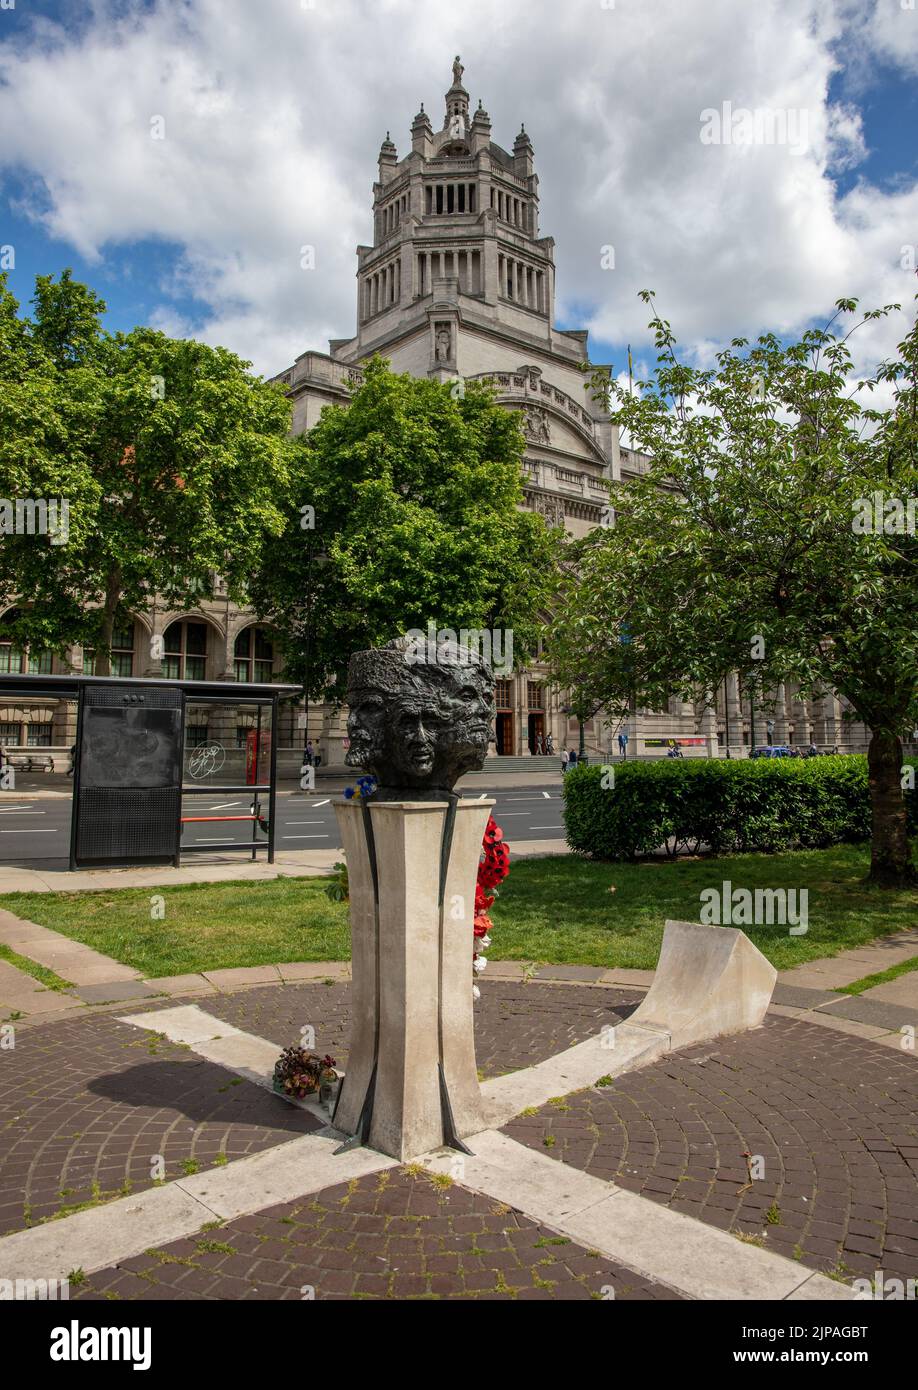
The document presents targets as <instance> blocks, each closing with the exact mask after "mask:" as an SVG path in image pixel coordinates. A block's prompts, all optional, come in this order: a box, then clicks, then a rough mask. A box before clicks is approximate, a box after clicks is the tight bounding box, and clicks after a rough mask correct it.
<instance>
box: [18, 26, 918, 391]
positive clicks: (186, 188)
mask: <svg viewBox="0 0 918 1390" xmlns="http://www.w3.org/2000/svg"><path fill="white" fill-rule="evenodd" d="M10 2H11V0H4V3H5V4H6V5H9V4H10ZM914 6H915V0H463V3H462V4H457V3H455V0H424V3H422V4H419V3H417V0H185V2H184V3H183V0H148V2H147V3H144V2H143V0H14V4H13V8H3V9H0V130H2V131H3V133H4V134H3V139H2V142H0V247H5V248H9V247H12V248H13V257H14V258H15V269H13V270H12V271H11V274H10V284H11V286H12V288H13V290H14V292H15V293H16V295H17V297H18V298H19V299H20V300H21V301H22V302H23V303H25V302H27V301H28V299H29V298H30V296H31V293H32V287H33V282H34V276H35V275H36V274H46V273H49V272H52V273H57V272H59V271H60V270H61V269H62V268H63V267H64V266H67V265H72V266H73V267H74V271H75V273H76V274H77V276H78V277H79V278H82V279H84V280H87V281H88V282H89V283H91V284H92V285H93V286H94V287H95V288H96V289H97V291H98V292H99V293H101V294H102V295H103V297H104V298H105V300H106V301H107V303H108V305H109V313H108V317H107V323H108V326H109V327H110V328H112V329H115V328H130V327H132V326H133V325H134V324H137V323H150V324H153V325H155V326H157V327H161V328H163V329H165V330H166V331H168V332H170V333H174V334H177V335H178V334H180V335H190V336H195V337H199V338H202V339H204V340H205V341H207V342H211V343H222V344H225V345H226V346H227V347H230V348H232V349H233V350H234V351H236V352H238V353H239V354H240V355H242V356H243V357H245V358H247V359H249V360H251V361H253V362H254V364H255V366H256V368H257V369H258V370H259V371H261V372H264V373H266V374H271V373H274V372H276V371H280V370H281V369H282V368H284V367H286V366H287V365H289V363H290V362H291V361H292V360H293V358H294V357H295V356H296V355H297V354H298V353H300V352H303V351H305V350H306V349H307V348H319V349H321V350H327V339H328V338H329V337H346V336H349V335H350V334H352V333H353V331H354V319H355V281H354V273H355V268H356V257H355V254H354V253H355V247H356V245H357V244H358V243H360V242H368V241H370V240H371V212H370V209H371V195H372V182H373V178H374V177H375V171H376V159H377V156H378V151H379V145H380V142H381V140H382V139H383V138H384V136H385V133H386V131H387V130H390V131H391V133H392V139H393V140H394V141H395V143H396V145H397V147H398V151H399V155H400V156H401V155H403V154H404V153H405V152H406V150H407V149H408V147H409V144H410V135H409V127H410V124H411V120H412V118H413V116H414V114H415V112H416V111H417V110H418V108H419V105H420V103H421V102H422V101H423V102H424V103H425V106H426V109H427V111H428V112H429V113H430V114H431V116H432V118H433V120H434V124H435V126H437V127H438V126H439V125H440V124H441V121H442V113H443V94H444V92H445V91H446V89H447V87H448V86H449V84H450V81H451V63H452V59H453V55H454V54H455V53H461V55H462V61H463V63H464V65H465V76H464V82H465V85H466V87H467V88H468V89H469V92H470V94H471V98H472V104H473V106H474V105H477V102H478V99H479V97H480V98H481V99H482V101H483V103H484V105H485V107H486V108H487V109H488V111H489V112H490V115H491V119H492V122H493V131H492V133H493V137H494V139H495V140H497V141H498V142H499V143H500V144H502V145H504V146H505V147H509V146H512V143H513V138H514V136H515V134H516V132H517V131H518V130H519V128H520V122H521V121H524V122H525V125H526V129H527V131H528V132H529V134H530V136H531V139H532V141H533V145H534V148H535V157H536V168H537V171H538V173H539V176H540V180H541V183H540V193H541V229H542V232H543V234H545V235H552V236H554V238H555V241H556V248H555V253H556V260H557V266H558V277H557V288H558V303H557V322H558V325H559V327H562V328H581V327H588V328H589V329H590V331H591V344H592V355H593V358H594V360H596V361H607V362H612V363H613V364H614V365H615V367H616V369H618V370H621V369H622V368H623V366H624V361H625V345H626V344H627V343H628V342H631V343H632V345H633V348H634V354H635V358H636V359H637V361H638V362H639V363H640V361H641V359H642V358H643V359H645V360H648V359H650V358H651V357H652V356H653V349H652V346H651V345H650V340H649V335H648V333H647V330H646V327H645V324H646V318H647V311H646V309H645V308H644V307H643V306H642V305H641V304H640V303H639V302H638V300H637V292H638V290H640V289H642V288H651V289H653V290H655V291H656V293H657V297H658V306H659V308H660V310H661V312H662V313H664V315H665V316H666V317H667V318H669V319H670V320H671V322H672V323H673V326H674V328H675V330H676V332H677V336H678V337H679V339H680V341H681V342H683V343H684V344H685V345H686V348H687V350H688V351H690V352H691V353H692V354H693V355H694V356H695V358H696V359H697V360H702V361H704V360H705V359H707V358H708V357H709V356H710V354H711V352H712V351H714V350H715V349H716V348H717V347H718V346H719V345H720V344H722V343H723V342H725V341H727V340H729V339H730V338H731V337H733V336H736V335H741V334H742V335H754V334H757V333H759V332H761V331H763V330H773V331H775V332H778V333H780V334H784V335H789V334H793V333H795V332H797V331H798V330H800V329H801V328H803V327H805V326H807V325H808V324H809V323H811V322H813V321H818V320H820V319H821V318H822V317H824V316H826V315H827V314H828V313H829V312H831V306H832V304H833V302H834V300H835V299H836V298H838V297H839V296H842V295H845V296H848V295H851V296H856V297H858V298H860V299H861V300H862V301H863V302H864V304H865V305H875V304H880V303H885V302H889V301H901V302H902V303H903V304H904V305H906V306H910V305H911V303H912V296H913V295H914V293H915V291H916V289H918V282H916V279H915V274H914V270H913V269H911V268H910V267H913V266H914V264H915V244H916V242H918V139H916V131H918V8H916V7H914ZM725 103H729V106H728V107H727V108H726V109H725ZM744 112H745V113H747V114H746V115H744V114H743V113H744ZM705 113H707V114H705ZM711 113H716V119H715V116H714V115H712V114H711ZM157 135H163V136H164V138H154V137H155V136H157ZM307 245H308V246H313V247H315V259H316V267H315V269H314V270H304V269H303V268H302V266H301V248H302V247H304V246H307ZM608 248H612V254H611V255H610V254H609V250H608ZM0 254H2V253H0ZM5 254H6V259H7V262H9V261H10V260H11V259H12V257H11V256H10V253H9V251H8V250H7V251H6V253H5ZM613 259H614V268H611V266H610V262H611V261H612V260H613ZM904 325H905V319H904V317H900V319H899V320H898V322H896V323H893V324H889V325H886V326H878V327H876V328H871V329H870V330H869V334H864V335H863V337H862V338H861V348H860V351H861V353H862V354H863V361H864V364H865V365H867V364H868V363H869V362H870V361H871V360H872V359H875V358H876V357H879V356H882V355H883V354H885V353H886V352H888V351H889V350H890V349H891V347H892V345H893V344H894V343H895V342H896V341H897V340H898V338H899V337H901V336H902V331H903V329H904Z"/></svg>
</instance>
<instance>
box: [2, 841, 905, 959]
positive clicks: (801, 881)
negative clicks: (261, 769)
mask: <svg viewBox="0 0 918 1390" xmlns="http://www.w3.org/2000/svg"><path fill="white" fill-rule="evenodd" d="M867 864H868V854H867V850H866V849H864V848H861V847H851V846H840V847H836V848H833V849H828V850H805V851H800V852H798V853H793V854H776V855H763V854H746V855H737V856H735V857H734V858H729V859H728V858H724V859H682V860H676V861H674V862H670V861H660V860H654V861H648V862H644V863H640V864H597V863H589V862H585V861H583V860H580V859H577V858H575V857H574V856H565V855H562V856H557V857H554V858H551V859H529V860H520V861H519V862H518V863H516V864H513V865H512V867H511V871H510V876H509V878H508V879H507V881H506V883H505V884H504V887H503V891H502V892H501V896H500V898H499V900H498V901H497V902H496V903H495V905H494V908H493V910H492V917H493V921H494V934H493V943H494V944H493V946H492V948H491V950H490V952H489V955H490V957H491V959H493V960H528V961H541V962H545V963H551V964H559V963H565V964H580V965H602V966H613V965H616V966H630V967H636V968H639V969H646V968H649V967H653V966H654V965H656V961H657V956H658V954H659V949H660V940H661V937H662V934H663V923H664V921H665V919H666V918H667V917H679V918H684V919H686V920H688V921H698V920H699V911H700V893H701V891H702V890H703V889H707V888H712V887H714V888H718V889H719V887H720V884H721V883H722V882H723V881H724V880H725V879H729V880H730V881H731V883H732V884H733V886H734V887H735V888H750V889H755V888H781V887H783V888H795V889H797V890H798V892H799V890H801V889H804V888H805V889H806V890H807V891H808V893H809V931H808V933H807V934H806V935H805V936H797V937H792V936H789V935H788V932H787V928H786V927H779V926H773V927H758V928H757V927H747V928H745V930H746V932H747V934H748V935H749V936H750V937H751V938H752V940H753V941H754V942H755V943H756V945H757V946H758V947H759V949H760V950H762V951H763V952H764V953H765V955H767V956H768V958H769V960H771V961H773V962H774V964H775V965H776V966H778V967H779V969H784V968H786V967H788V966H791V965H797V964H799V963H800V962H802V961H805V960H812V959H814V958H816V957H818V956H827V955H834V954H835V953H836V952H837V951H840V950H844V949H845V948H847V947H850V946H856V945H861V944H862V943H864V942H867V941H870V940H872V939H873V938H874V937H876V936H885V935H887V934H889V933H891V932H894V931H898V930H902V929H903V928H905V927H914V926H915V925H916V923H918V890H908V891H902V892H897V893H891V892H888V891H881V890H879V889H872V888H867V887H865V886H864V884H863V882H862V880H863V877H864V874H865V872H866V870H867ZM328 882H329V880H328V879H318V880H317V879H294V878H278V879H273V880H270V881H267V882H258V883H244V882H242V883H207V884H195V885H191V886H188V887H182V888H162V889H156V890H151V889H122V890H118V891H113V892H93V893H8V894H5V895H3V896H2V897H0V904H2V906H3V907H6V908H8V909H9V910H10V911H11V912H15V913H17V914H18V915H19V916H20V917H25V918H27V919H29V920H30V921H33V922H39V923H41V924H42V926H46V927H53V928H54V929H55V930H57V931H60V932H63V933H64V934H65V935H66V936H70V937H73V938H74V939H75V940H77V941H83V942H85V943H86V945H88V946H94V947H95V948H96V950H99V951H102V952H104V953H105V954H106V955H109V956H113V957H114V958H115V959H116V960H119V961H122V962H124V963H125V964H126V965H131V966H134V967H135V968H136V969H138V970H141V971H142V972H143V973H144V974H145V975H147V976H157V975H176V974H182V973H184V972H186V971H199V970H214V969H218V968H220V967H226V966H236V965H264V964H270V963H272V962H274V963H278V964H280V963H283V962H287V961H298V960H346V959H348V958H349V956H350V940H349V932H348V920H347V906H346V904H343V903H335V902H332V901H331V900H330V899H329V898H328V897H327V896H326V893H325V888H326V885H327V883H328ZM613 886H614V888H615V892H614V893H613V892H610V889H611V888H612V887H613ZM154 892H158V893H161V894H162V896H163V898H164V899H165V917H164V918H163V919H162V920H160V919H158V918H153V917H151V915H150V912H151V897H152V895H153V893H154Z"/></svg>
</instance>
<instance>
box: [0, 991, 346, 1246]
mask: <svg viewBox="0 0 918 1390" xmlns="http://www.w3.org/2000/svg"><path fill="white" fill-rule="evenodd" d="M155 1019H156V1011H155V1010H153V1011H151V1012H150V1027H151V1029H155V1026H156V1024H155ZM318 1125H319V1121H318V1120H316V1119H314V1118H313V1117H312V1116H311V1115H310V1114H308V1112H305V1111H302V1110H299V1109H296V1108H294V1107H292V1106H288V1105H286V1104H285V1103H284V1102H283V1101H281V1100H279V1099H278V1098H277V1097H276V1096H272V1095H271V1094H270V1092H268V1091H265V1090H264V1089H263V1088H262V1087H260V1086H256V1085H254V1084H252V1083H251V1082H248V1081H243V1080H242V1079H241V1078H238V1077H233V1076H232V1074H231V1073H229V1072H227V1071H226V1070H225V1069H224V1068H223V1067H219V1066H216V1065H215V1064H213V1063H211V1062H206V1061H203V1060H202V1059H201V1058H199V1057H196V1056H195V1055H194V1054H193V1053H191V1052H190V1051H189V1050H188V1049H186V1048H183V1047H179V1046H178V1045H176V1044H173V1043H170V1042H167V1041H164V1040H163V1039H162V1038H156V1037H154V1036H152V1034H147V1033H145V1032H141V1031H140V1030H138V1029H137V1028H134V1027H131V1026H130V1025H129V1024H125V1023H120V1022H119V1021H118V1020H117V1019H116V1018H114V1017H112V1016H111V1015H106V1014H95V1015H90V1016H85V1015H84V1016H83V1017H77V1018H68V1019H63V1020H60V1021H54V1022H49V1023H47V1024H45V1023H42V1024H40V1025H32V1026H30V1027H28V1028H23V1029H20V1030H17V1034H16V1046H15V1048H13V1049H11V1050H9V1051H5V1052H4V1053H3V1064H2V1066H0V1132H2V1134H3V1142H2V1144H0V1235H6V1234H8V1233H9V1232H11V1231H15V1230H20V1229H22V1228H23V1227H24V1226H25V1225H27V1224H28V1222H29V1221H31V1222H32V1223H33V1224H35V1223H37V1222H38V1221H40V1220H42V1219H43V1218H47V1217H50V1216H54V1215H57V1214H58V1213H59V1212H61V1211H62V1210H64V1209H66V1208H69V1207H75V1206H78V1205H80V1204H84V1203H93V1202H97V1201H98V1200H100V1199H102V1200H110V1199H112V1198H114V1197H117V1196H121V1195H123V1194H124V1193H125V1192H128V1191H130V1192H141V1191H145V1190H146V1189H147V1188H149V1187H151V1186H152V1185H153V1182H154V1178H155V1177H156V1176H158V1175H159V1172H160V1170H159V1168H158V1167H154V1164H155V1163H156V1162H157V1158H158V1157H161V1159H162V1163H163V1167H164V1176H165V1177H166V1178H167V1179H170V1178H176V1177H180V1176H182V1175H183V1174H184V1173H185V1172H187V1171H189V1168H190V1169H191V1171H194V1170H195V1167H197V1168H198V1169H203V1168H207V1167H211V1166H213V1165H214V1162H215V1160H217V1159H218V1158H219V1159H220V1162H221V1163H222V1162H223V1161H224V1156H225V1159H226V1160H231V1159H234V1158H243V1157H245V1156H246V1155H248V1154H254V1153H258V1152H260V1151H261V1150H263V1149H266V1148H271V1147H272V1146H274V1145H276V1144H281V1143H284V1142H285V1141H286V1140H287V1139H291V1138H294V1137H295V1136H296V1135H298V1134H304V1133H307V1132H309V1131H311V1130H314V1129H315V1128H317V1127H318Z"/></svg>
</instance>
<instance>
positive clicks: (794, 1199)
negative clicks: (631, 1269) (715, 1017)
mask: <svg viewBox="0 0 918 1390" xmlns="http://www.w3.org/2000/svg"><path fill="white" fill-rule="evenodd" d="M566 1104H567V1105H568V1106H569V1109H568V1110H566V1111H565V1112H564V1113H563V1114H561V1115H559V1113H558V1108H557V1107H556V1106H552V1105H550V1104H549V1105H545V1106H543V1107H541V1109H540V1110H539V1111H538V1112H537V1114H535V1115H532V1116H528V1117H518V1118H517V1119H515V1120H513V1121H511V1122H510V1124H508V1125H506V1126H505V1127H504V1131H503V1132H504V1133H505V1134H508V1135H510V1136H511V1137H512V1138H514V1139H516V1140H518V1141H519V1142H520V1143H523V1144H526V1145H527V1146H528V1147H530V1148H533V1149H536V1150H538V1151H540V1152H542V1153H544V1154H546V1155H547V1156H548V1157H550V1158H551V1159H556V1160H560V1161H561V1162H562V1163H565V1164H569V1165H571V1166H572V1167H576V1168H579V1169H580V1170H582V1171H584V1172H587V1173H589V1174H590V1175H591V1176H594V1177H599V1178H603V1179H605V1180H607V1181H612V1182H614V1183H615V1184H617V1185H618V1186H619V1187H623V1188H625V1189H627V1190H628V1191H632V1192H638V1193H641V1194H642V1195H643V1196H645V1197H647V1198H649V1199H651V1200H653V1201H655V1202H657V1203H662V1204H665V1205H668V1206H671V1207H672V1208H673V1209H674V1210H675V1211H679V1212H682V1213H684V1214H685V1215H689V1216H693V1217H695V1218H697V1219H699V1220H701V1221H704V1222H707V1223H708V1224H710V1225H713V1226H717V1227H719V1228H720V1229H724V1230H732V1231H734V1232H740V1231H745V1232H747V1233H753V1234H755V1233H758V1234H760V1235H761V1237H762V1238H763V1239H764V1241H765V1244H766V1247H769V1246H770V1247H771V1248H773V1249H775V1250H777V1251H780V1252H781V1253H783V1254H785V1255H789V1256H791V1255H792V1256H795V1257H796V1256H798V1255H799V1257H800V1258H801V1262H802V1263H803V1264H805V1265H810V1266H811V1267H813V1268H823V1269H826V1268H828V1269H834V1268H835V1266H836V1265H837V1264H838V1263H839V1261H843V1262H844V1263H845V1264H846V1265H847V1266H848V1267H849V1268H851V1269H854V1270H855V1272H856V1273H860V1272H861V1267H856V1266H855V1264H854V1261H855V1259H858V1260H869V1259H872V1260H873V1261H874V1266H875V1267H880V1266H882V1267H883V1268H886V1267H887V1261H888V1259H890V1258H893V1257H897V1256H901V1255H902V1253H903V1251H904V1250H908V1249H910V1248H911V1247H909V1246H904V1245H902V1242H908V1241H911V1240H914V1241H915V1242H916V1246H915V1250H916V1257H918V1176H916V1172H915V1169H914V1168H913V1166H912V1164H913V1162H914V1160H913V1159H912V1158H911V1154H912V1151H913V1149H914V1147H915V1141H916V1137H918V1066H916V1063H915V1058H914V1057H913V1056H912V1055H911V1054H908V1055H906V1054H904V1053H902V1052H894V1051H892V1050H891V1049H888V1048H883V1047H880V1046H878V1045H877V1044H876V1043H873V1042H870V1041H862V1040H861V1039H855V1038H851V1037H849V1036H848V1035H846V1034H841V1033H837V1032H836V1031H835V1030H834V1029H829V1028H825V1027H822V1026H821V1025H817V1024H815V1023H810V1022H803V1021H797V1020H791V1019H788V1018H782V1017H778V1016H776V1015H773V1014H771V1015H769V1016H768V1018H767V1020H766V1023H765V1025H764V1027H762V1028H760V1029H757V1030H755V1031H754V1032H750V1033H747V1034H743V1035H741V1036H739V1037H734V1038H725V1039H719V1040H718V1041H716V1042H714V1043H706V1044H701V1045H698V1046H696V1047H691V1048H686V1049H683V1050H682V1051H680V1052H676V1053H673V1054H671V1055H669V1056H668V1057H664V1058H662V1059H661V1060H660V1061H658V1062H656V1063H654V1064H653V1065H651V1066H649V1067H645V1068H643V1069H642V1070H640V1071H635V1072H631V1073H627V1074H625V1075H623V1076H621V1077H619V1078H617V1079H616V1081H615V1083H614V1084H613V1085H612V1086H607V1087H594V1088H591V1089H590V1090H587V1091H584V1092H582V1093H580V1094H578V1095H575V1096H569V1097H567V1101H566ZM549 1137H550V1138H553V1140H554V1142H553V1143H552V1144H551V1145H550V1146H548V1147H546V1146H545V1144H544V1140H545V1139H546V1138H549ZM745 1153H749V1154H751V1155H757V1156H760V1157H761V1158H762V1159H763V1160H764V1174H765V1175H764V1179H760V1180H757V1181H755V1182H754V1183H753V1184H752V1186H751V1187H747V1183H748V1178H747V1175H746V1171H745V1159H744V1157H743V1155H744V1154H745ZM744 1188H745V1189H746V1190H745V1191H744V1190H743V1189H744ZM798 1247H799V1250H798ZM916 1264H918V1258H916Z"/></svg>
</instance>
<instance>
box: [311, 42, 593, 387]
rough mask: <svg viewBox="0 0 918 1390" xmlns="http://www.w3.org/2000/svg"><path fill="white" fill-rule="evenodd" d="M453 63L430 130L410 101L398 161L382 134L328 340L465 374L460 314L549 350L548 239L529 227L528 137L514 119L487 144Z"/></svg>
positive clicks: (534, 203) (485, 120) (439, 371)
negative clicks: (514, 132) (349, 335)
mask: <svg viewBox="0 0 918 1390" xmlns="http://www.w3.org/2000/svg"><path fill="white" fill-rule="evenodd" d="M462 74H463V67H462V64H461V63H460V61H459V58H458V57H457V58H456V60H455V62H454V63H453V82H452V86H451V87H450V89H449V91H448V92H447V93H446V96H445V110H444V116H443V125H442V127H441V129H440V130H439V131H437V132H434V129H433V126H432V124H431V121H430V117H429V116H428V115H427V112H426V111H425V110H424V107H423V105H422V107H421V109H420V111H419V112H418V114H417V115H416V116H415V118H414V121H413V122H412V126H411V150H410V152H409V153H407V154H406V155H405V156H404V158H402V159H401V160H400V159H399V158H398V152H397V150H396V148H395V145H394V144H393V143H392V140H391V139H390V138H389V133H388V132H387V133H386V139H385V140H384V141H383V144H382V146H381V148H380V152H379V176H378V179H377V181H376V183H375V184H374V185H373V245H372V246H360V247H358V248H357V257H358V269H357V285H358V331H357V337H356V338H354V339H350V340H348V341H347V342H336V343H334V344H333V345H332V346H333V352H334V353H335V355H336V356H339V357H346V358H348V359H359V358H360V357H364V356H366V355H367V353H368V352H372V351H377V350H378V351H385V353H386V354H387V355H388V356H391V357H392V361H393V367H396V368H402V369H406V370H409V371H415V372H416V371H417V370H418V368H421V367H423V368H424V369H425V370H426V371H427V372H428V373H429V374H430V375H432V376H439V377H443V376H450V375H455V374H456V373H457V372H458V373H460V374H462V375H471V374H473V372H474V371H476V370H479V369H480V367H481V365H482V364H481V362H480V361H479V360H477V355H476V353H475V351H474V349H473V348H472V344H471V342H469V343H468V344H467V345H466V347H467V350H466V351H463V345H462V336H463V335H462V332H461V330H462V328H463V327H464V326H465V324H466V322H467V324H468V327H469V329H472V328H473V326H474V325H476V324H479V325H481V326H482V327H483V326H484V324H485V323H487V324H490V325H492V326H494V327H497V326H499V327H500V328H501V329H502V330H503V333H504V334H506V333H511V334H513V336H514V337H516V338H517V339H518V340H520V339H525V340H528V341H531V342H532V343H533V345H535V344H536V343H538V344H539V346H540V347H541V348H542V349H543V350H544V349H545V348H548V349H549V351H551V350H552V348H553V347H555V349H557V344H553V342H552V338H553V330H552V307H553V302H554V259H553V251H554V242H553V240H552V238H551V237H540V236H539V179H538V175H537V174H536V173H535V172H534V168H533V149H532V143H531V141H530V139H529V136H528V135H527V134H526V131H525V129H521V130H520V133H519V135H518V136H517V137H516V140H515V141H514V145H513V151H512V153H510V152H509V151H507V150H505V149H503V148H502V147H501V146H500V145H498V144H496V143H495V142H494V141H493V140H492V139H491V120H490V117H489V116H488V113H487V111H485V109H484V107H483V106H482V104H481V102H480V101H479V103H478V107H477V109H476V110H475V112H474V113H473V114H472V115H471V116H470V114H469V94H468V91H467V90H466V88H465V87H464V86H463V85H462ZM578 346H579V345H578ZM571 347H572V345H571V344H570V343H569V342H565V343H564V344H563V348H562V355H563V356H564V357H566V358H568V360H570V358H571V357H572V356H579V355H581V354H575V353H572V352H571ZM564 349H567V351H564ZM515 355H516V356H518V354H515ZM425 358H426V360H425ZM514 365H516V363H515V362H514ZM470 368H471V369H472V370H471V371H470Z"/></svg>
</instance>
